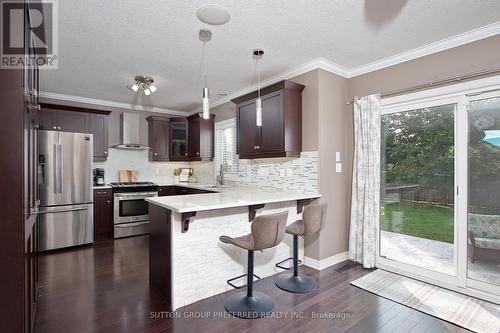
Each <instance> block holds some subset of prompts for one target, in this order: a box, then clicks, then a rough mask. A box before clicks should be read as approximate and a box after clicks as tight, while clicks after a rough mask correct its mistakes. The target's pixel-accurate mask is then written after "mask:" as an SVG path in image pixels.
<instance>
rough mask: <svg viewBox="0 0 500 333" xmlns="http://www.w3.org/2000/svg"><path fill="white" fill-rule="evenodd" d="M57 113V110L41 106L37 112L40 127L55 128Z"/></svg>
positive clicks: (45, 128) (44, 128)
mask: <svg viewBox="0 0 500 333" xmlns="http://www.w3.org/2000/svg"><path fill="white" fill-rule="evenodd" d="M57 114H58V110H53V109H48V108H43V110H42V111H41V112H40V114H39V125H40V129H43V130H54V131H55V130H57Z"/></svg>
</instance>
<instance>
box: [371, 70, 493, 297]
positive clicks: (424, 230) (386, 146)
mask: <svg viewBox="0 0 500 333" xmlns="http://www.w3.org/2000/svg"><path fill="white" fill-rule="evenodd" d="M491 83H493V84H491ZM384 102H385V104H383V107H382V115H381V118H380V125H381V145H380V146H381V160H380V163H381V164H380V166H381V167H380V170H381V175H380V178H381V181H380V187H381V188H380V192H381V193H380V200H381V202H380V208H381V211H380V223H379V238H378V256H377V267H378V268H382V269H386V270H389V271H394V272H396V273H400V274H404V275H407V276H410V277H414V278H417V279H420V280H423V281H427V282H430V283H433V284H437V285H441V286H443V287H446V288H448V289H452V290H456V291H459V292H463V293H466V294H469V295H472V296H475V297H479V298H483V299H485V300H489V301H493V302H497V303H499V304H500V77H494V78H489V79H483V80H478V81H477V82H469V83H463V84H458V85H457V87H451V88H448V87H444V88H436V89H434V90H432V91H427V92H418V93H414V94H410V95H408V96H399V97H396V98H392V99H390V100H389V101H384Z"/></svg>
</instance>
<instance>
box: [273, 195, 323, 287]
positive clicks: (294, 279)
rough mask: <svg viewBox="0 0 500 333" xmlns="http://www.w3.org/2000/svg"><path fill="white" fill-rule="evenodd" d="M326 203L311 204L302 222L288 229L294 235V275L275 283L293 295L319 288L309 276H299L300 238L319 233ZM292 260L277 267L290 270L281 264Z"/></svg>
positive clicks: (304, 213) (298, 221)
mask: <svg viewBox="0 0 500 333" xmlns="http://www.w3.org/2000/svg"><path fill="white" fill-rule="evenodd" d="M327 207H328V205H327V204H326V203H317V204H310V205H307V206H305V207H304V210H303V211H302V220H297V221H295V222H293V223H292V224H290V225H289V226H288V227H287V228H286V233H287V234H291V235H293V274H287V273H284V274H281V275H280V276H278V277H277V278H276V280H275V281H274V283H275V284H276V286H278V287H279V288H281V289H283V290H285V291H289V292H292V293H308V292H311V291H313V290H314V289H316V288H318V284H317V283H316V281H314V280H313V279H311V278H310V277H308V276H299V242H298V238H299V236H302V237H304V236H309V235H313V234H315V233H319V232H320V231H321V230H322V229H323V227H324V225H325V218H326V210H327ZM290 259H292V258H288V259H285V260H283V261H280V262H279V263H277V264H276V267H279V268H283V269H287V270H288V269H290V268H291V267H290V268H286V267H283V266H281V264H282V263H283V262H285V261H287V260H290Z"/></svg>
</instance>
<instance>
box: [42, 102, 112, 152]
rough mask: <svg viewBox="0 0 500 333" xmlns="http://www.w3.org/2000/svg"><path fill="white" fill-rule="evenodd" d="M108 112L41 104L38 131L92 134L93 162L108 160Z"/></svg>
mask: <svg viewBox="0 0 500 333" xmlns="http://www.w3.org/2000/svg"><path fill="white" fill-rule="evenodd" d="M110 113H111V112H110V111H101V110H93V109H86V108H80V107H73V106H66V105H55V104H42V109H41V111H40V112H39V124H40V129H43V130H52V131H62V132H76V133H89V134H93V138H94V160H95V161H104V160H106V159H107V158H108V116H109V114H110Z"/></svg>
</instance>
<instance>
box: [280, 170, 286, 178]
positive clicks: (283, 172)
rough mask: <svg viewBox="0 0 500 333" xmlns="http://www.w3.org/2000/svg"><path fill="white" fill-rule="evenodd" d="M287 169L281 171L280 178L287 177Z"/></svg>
mask: <svg viewBox="0 0 500 333" xmlns="http://www.w3.org/2000/svg"><path fill="white" fill-rule="evenodd" d="M285 171H286V170H285V169H280V176H281V177H285Z"/></svg>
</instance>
